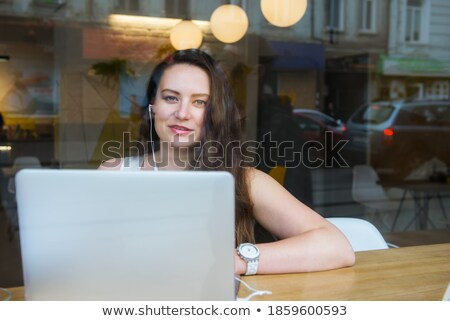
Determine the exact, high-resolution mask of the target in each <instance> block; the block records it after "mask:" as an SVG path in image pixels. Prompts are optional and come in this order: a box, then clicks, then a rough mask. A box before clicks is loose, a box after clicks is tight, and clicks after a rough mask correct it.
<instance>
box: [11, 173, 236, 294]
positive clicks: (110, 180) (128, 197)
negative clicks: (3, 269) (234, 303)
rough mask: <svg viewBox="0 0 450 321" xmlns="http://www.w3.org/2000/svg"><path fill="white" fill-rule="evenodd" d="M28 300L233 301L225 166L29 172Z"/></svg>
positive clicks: (24, 176) (23, 191) (25, 218)
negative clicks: (189, 169) (220, 168)
mask: <svg viewBox="0 0 450 321" xmlns="http://www.w3.org/2000/svg"><path fill="white" fill-rule="evenodd" d="M16 184H17V202H18V212H19V225H20V242H21V251H22V261H23V273H24V283H25V297H26V299H27V300H234V298H235V282H234V180H233V177H232V175H231V174H229V173H226V172H187V171H186V172H181V171H180V172H178V171H173V172H168V171H159V172H113V171H96V170H51V169H25V170H22V171H20V172H19V173H18V174H17V176H16Z"/></svg>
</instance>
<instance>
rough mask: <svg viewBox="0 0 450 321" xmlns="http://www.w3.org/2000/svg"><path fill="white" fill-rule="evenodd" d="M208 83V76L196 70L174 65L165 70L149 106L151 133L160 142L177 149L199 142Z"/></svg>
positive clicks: (208, 90) (186, 66) (208, 88)
mask: <svg viewBox="0 0 450 321" xmlns="http://www.w3.org/2000/svg"><path fill="white" fill-rule="evenodd" d="M209 83H210V81H209V77H208V74H207V73H206V72H205V71H203V70H202V69H201V68H199V67H196V66H192V65H188V64H177V65H173V66H171V67H169V68H167V69H166V70H165V72H164V74H163V76H162V77H161V81H160V83H159V87H158V90H157V92H156V96H155V101H154V104H153V111H154V114H155V130H156V132H157V133H158V136H159V138H160V139H161V142H170V143H171V146H175V147H176V146H178V147H180V146H192V145H193V143H194V142H196V141H199V139H200V135H201V129H202V125H203V117H204V114H205V109H206V105H207V103H208V99H209V96H210V85H209Z"/></svg>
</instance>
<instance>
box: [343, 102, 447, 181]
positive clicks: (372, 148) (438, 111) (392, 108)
mask: <svg viewBox="0 0 450 321" xmlns="http://www.w3.org/2000/svg"><path fill="white" fill-rule="evenodd" d="M346 137H347V138H348V140H349V143H348V144H347V146H346V147H347V151H348V152H349V153H350V154H349V157H350V158H351V160H352V163H353V164H356V163H366V164H370V165H372V166H373V167H374V168H375V169H377V171H378V172H379V173H380V175H389V176H390V177H391V178H395V179H403V178H405V177H406V176H408V175H409V174H410V173H411V172H412V171H413V170H414V169H417V168H418V167H419V166H420V165H422V164H423V163H425V162H426V161H428V160H430V159H432V158H438V159H440V160H441V161H442V162H444V163H446V165H447V167H449V164H450V152H449V148H448V142H449V141H450V101H439V100H429V101H427V100H421V101H418V100H415V101H396V102H389V101H384V102H376V103H371V104H369V105H366V106H363V107H361V108H359V109H358V110H356V112H355V113H354V114H353V115H352V116H351V117H350V118H349V120H348V121H347V131H346Z"/></svg>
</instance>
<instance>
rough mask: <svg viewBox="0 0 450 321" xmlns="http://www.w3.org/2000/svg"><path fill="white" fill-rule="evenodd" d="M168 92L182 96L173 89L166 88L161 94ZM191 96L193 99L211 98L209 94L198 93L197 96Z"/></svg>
mask: <svg viewBox="0 0 450 321" xmlns="http://www.w3.org/2000/svg"><path fill="white" fill-rule="evenodd" d="M167 92H169V93H172V94H175V95H181V94H180V93H179V92H178V91H176V90H173V89H169V88H165V89H162V90H161V93H167ZM191 96H192V97H206V98H209V94H207V93H197V94H192V95H191Z"/></svg>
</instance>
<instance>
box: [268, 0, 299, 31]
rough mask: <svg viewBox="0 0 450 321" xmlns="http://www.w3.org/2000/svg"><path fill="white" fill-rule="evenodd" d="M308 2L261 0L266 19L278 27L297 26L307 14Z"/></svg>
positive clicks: (297, 0)
mask: <svg viewBox="0 0 450 321" xmlns="http://www.w3.org/2000/svg"><path fill="white" fill-rule="evenodd" d="M307 6H308V1H307V0H261V11H262V13H263V15H264V17H265V18H266V19H267V20H268V21H269V22H270V23H271V24H273V25H275V26H277V27H289V26H292V25H294V24H296V23H297V22H298V21H299V20H300V19H301V18H302V17H303V15H304V14H305V12H306V8H307Z"/></svg>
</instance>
